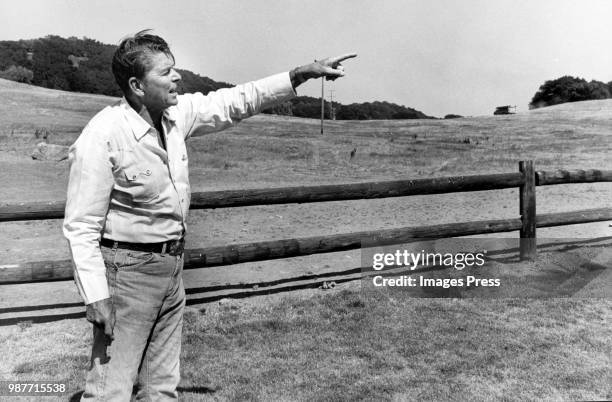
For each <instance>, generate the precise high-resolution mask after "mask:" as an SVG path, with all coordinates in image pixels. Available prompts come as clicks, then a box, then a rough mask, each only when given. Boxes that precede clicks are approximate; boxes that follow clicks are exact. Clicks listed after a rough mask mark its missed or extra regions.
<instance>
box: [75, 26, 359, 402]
mask: <svg viewBox="0 0 612 402" xmlns="http://www.w3.org/2000/svg"><path fill="white" fill-rule="evenodd" d="M350 57H355V55H354V54H348V55H344V56H341V57H336V58H329V59H325V60H321V61H319V62H315V63H312V64H308V65H304V66H301V67H297V68H295V69H293V70H292V71H291V72H288V73H281V74H277V75H273V76H271V77H268V78H264V79H262V80H259V81H254V82H250V83H247V84H244V85H239V86H237V87H234V88H229V89H221V90H219V91H216V92H213V93H210V94H208V95H207V96H204V95H202V94H201V93H195V94H186V95H178V93H177V84H178V82H179V81H180V79H181V76H180V74H179V73H178V72H177V71H176V70H175V69H174V56H173V55H172V53H171V52H170V49H169V47H168V44H167V43H166V42H165V41H164V40H163V39H162V38H160V37H158V36H155V35H152V34H150V33H149V32H148V31H141V32H139V33H137V34H136V35H134V36H132V37H128V38H126V39H124V40H123V41H122V42H121V43H120V45H119V47H118V49H117V51H116V52H115V55H114V57H113V61H112V70H113V74H114V76H115V80H116V81H117V84H118V85H119V87H120V88H121V90H122V91H123V94H124V98H123V99H122V100H121V101H120V102H119V103H117V104H115V105H113V106H109V107H106V108H105V109H104V110H102V111H101V112H99V113H98V114H97V115H96V116H95V117H94V118H93V119H92V120H91V121H90V122H89V123H88V125H87V126H86V127H85V128H84V130H83V132H82V133H81V135H80V136H79V138H78V139H77V141H76V142H75V143H74V145H73V146H72V147H71V149H70V181H69V184H68V198H67V203H66V215H65V220H64V234H65V236H66V238H67V239H68V242H69V244H70V249H71V252H72V258H73V261H74V267H75V270H74V278H75V282H76V284H77V287H78V290H79V292H80V294H81V296H82V297H83V300H84V302H85V304H86V305H87V320H88V321H90V322H92V323H93V326H94V328H93V330H94V339H93V348H92V355H91V365H90V369H89V372H88V374H87V380H86V386H85V391H84V393H83V397H82V399H83V400H89V399H96V400H118V401H127V400H129V399H130V395H131V393H132V388H133V386H134V385H136V387H137V397H138V399H146V400H163V399H176V398H177V392H176V387H177V385H178V382H179V379H180V374H179V355H180V346H181V327H182V318H183V308H184V306H185V291H184V289H183V282H182V268H183V244H184V240H183V238H184V233H185V229H186V228H185V219H186V217H187V211H188V209H189V197H190V189H189V178H188V169H187V164H188V160H187V152H186V148H185V140H186V139H187V138H189V137H192V136H197V135H203V134H207V133H211V132H214V131H219V130H222V129H224V128H227V127H230V126H232V125H233V124H235V123H237V122H239V121H240V120H241V119H244V118H246V117H249V116H252V115H254V114H256V113H258V112H259V111H261V110H262V109H265V108H267V107H271V106H274V105H276V104H278V103H281V102H283V101H286V100H287V99H290V98H292V97H294V96H295V88H296V87H297V86H298V85H300V84H302V83H303V82H305V81H306V80H308V79H311V78H319V77H326V78H327V79H336V78H338V77H341V76H343V75H344V72H343V69H342V67H341V66H340V62H341V61H343V60H345V59H347V58H350Z"/></svg>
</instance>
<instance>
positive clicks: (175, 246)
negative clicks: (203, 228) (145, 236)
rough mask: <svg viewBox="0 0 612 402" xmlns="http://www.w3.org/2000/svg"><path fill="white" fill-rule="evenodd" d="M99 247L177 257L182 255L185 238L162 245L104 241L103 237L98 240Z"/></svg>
mask: <svg viewBox="0 0 612 402" xmlns="http://www.w3.org/2000/svg"><path fill="white" fill-rule="evenodd" d="M100 245H101V246H104V247H110V248H124V249H128V250H134V251H147V252H150V253H160V254H170V255H179V254H182V253H183V250H184V249H185V238H184V237H181V238H180V239H179V240H168V241H166V242H162V243H129V242H125V241H115V240H111V239H105V238H104V237H103V238H102V239H101V240H100Z"/></svg>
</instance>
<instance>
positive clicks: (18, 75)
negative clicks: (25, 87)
mask: <svg viewBox="0 0 612 402" xmlns="http://www.w3.org/2000/svg"><path fill="white" fill-rule="evenodd" d="M33 77H34V73H33V72H32V71H31V70H28V69H27V68H25V67H22V66H15V65H13V66H10V67H9V68H7V69H6V70H4V71H0V78H4V79H7V80H11V81H17V82H24V83H26V84H29V83H31V82H32V78H33Z"/></svg>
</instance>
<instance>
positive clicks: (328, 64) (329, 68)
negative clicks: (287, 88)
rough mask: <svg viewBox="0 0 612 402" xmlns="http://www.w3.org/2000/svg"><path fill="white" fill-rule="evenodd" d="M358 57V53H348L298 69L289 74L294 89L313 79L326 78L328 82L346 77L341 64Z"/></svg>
mask: <svg viewBox="0 0 612 402" xmlns="http://www.w3.org/2000/svg"><path fill="white" fill-rule="evenodd" d="M353 57H357V54H356V53H347V54H343V55H342V56H338V57H328V58H326V59H323V60H319V61H315V62H314V63H310V64H306V65H303V66H300V67H296V68H294V69H293V70H291V71H290V72H289V78H290V79H291V84H292V85H293V88H294V89H295V88H297V87H298V86H299V85H301V84H303V83H304V82H306V81H308V80H309V79H312V78H320V77H325V79H326V80H332V81H333V80H335V79H336V78H338V77H343V76H344V67H343V66H342V64H341V62H342V61H344V60H346V59H352V58H353Z"/></svg>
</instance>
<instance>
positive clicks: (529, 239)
mask: <svg viewBox="0 0 612 402" xmlns="http://www.w3.org/2000/svg"><path fill="white" fill-rule="evenodd" d="M607 181H612V171H601V170H586V171H585V170H574V171H563V170H557V171H543V172H534V168H533V162H525V163H523V162H521V164H520V172H517V173H501V174H490V175H480V176H456V177H442V178H434V179H420V180H398V181H390V182H372V183H358V184H343V185H327V186H310V187H284V188H277V189H264V190H231V191H214V192H204V193H194V194H193V197H192V198H193V202H192V208H196V209H197V208H220V207H237V206H246V205H261V204H279V203H302V202H324V201H340V200H353V199H364V198H365V199H369V198H384V197H403V196H409V195H421V194H440V193H452V192H463V191H485V190H494V189H502V188H511V187H514V188H516V187H519V188H520V217H517V218H514V219H502V220H486V221H475V222H461V223H451V224H443V225H431V226H421V227H405V228H397V229H385V230H376V231H367V232H354V233H347V234H337V235H327V236H314V237H305V238H295V239H283V240H273V241H265V242H256V243H244V244H233V245H228V246H220V247H207V248H198V249H190V250H186V251H185V269H193V268H203V267H212V266H219V265H231V264H238V263H245V262H251V261H262V260H271V259H278V258H289V257H297V256H305V255H311V254H318V253H329V252H336V251H343V250H350V249H358V248H360V247H361V244H362V241H363V240H365V239H367V243H368V245H369V246H377V245H390V244H401V243H408V242H410V241H414V240H417V239H423V238H444V237H458V236H469V235H474V234H486V233H500V232H511V231H516V230H519V231H520V234H521V257H522V258H528V259H529V258H530V259H532V258H534V257H535V252H536V248H535V244H536V243H535V233H536V227H551V226H561V225H572V224H578V223H588V222H597V221H606V220H612V208H604V209H594V210H582V211H573V212H565V213H555V214H544V215H539V216H536V214H535V186H536V185H552V184H564V183H592V182H607ZM63 208H64V204H63V203H59V202H52V203H35V204H34V203H31V204H20V205H7V206H4V207H0V221H19V220H31V219H57V218H61V217H62V216H63ZM71 278H72V265H71V262H70V261H69V260H61V261H38V262H28V263H21V264H10V265H0V283H20V282H34V281H51V280H67V279H71Z"/></svg>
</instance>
